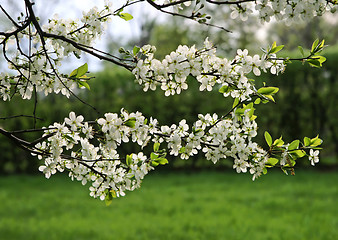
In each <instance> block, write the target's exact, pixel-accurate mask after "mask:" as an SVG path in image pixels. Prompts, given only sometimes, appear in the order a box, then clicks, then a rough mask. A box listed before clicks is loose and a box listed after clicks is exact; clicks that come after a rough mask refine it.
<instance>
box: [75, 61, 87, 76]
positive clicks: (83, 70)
mask: <svg viewBox="0 0 338 240" xmlns="http://www.w3.org/2000/svg"><path fill="white" fill-rule="evenodd" d="M87 72H88V64H87V63H85V64H83V65H82V66H80V67H79V68H78V69H77V73H76V77H77V78H78V77H82V76H83V75H85V74H86V73H87Z"/></svg>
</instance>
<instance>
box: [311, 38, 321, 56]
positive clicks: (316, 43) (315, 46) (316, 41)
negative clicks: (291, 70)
mask: <svg viewBox="0 0 338 240" xmlns="http://www.w3.org/2000/svg"><path fill="white" fill-rule="evenodd" d="M318 43H319V39H316V40H315V41H314V42H313V43H312V47H311V52H312V53H314V52H315V50H316V48H317V46H318Z"/></svg>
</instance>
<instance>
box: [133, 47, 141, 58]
mask: <svg viewBox="0 0 338 240" xmlns="http://www.w3.org/2000/svg"><path fill="white" fill-rule="evenodd" d="M140 49H141V48H140V47H138V46H135V47H134V48H133V54H134V56H135V55H136V54H138V52H139V51H140Z"/></svg>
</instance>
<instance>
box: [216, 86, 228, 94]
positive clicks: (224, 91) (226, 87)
mask: <svg viewBox="0 0 338 240" xmlns="http://www.w3.org/2000/svg"><path fill="white" fill-rule="evenodd" d="M218 91H219V92H220V93H227V92H229V91H230V87H229V86H227V85H224V86H222V87H221V88H220V89H219V90H218Z"/></svg>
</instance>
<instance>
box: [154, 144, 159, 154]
mask: <svg viewBox="0 0 338 240" xmlns="http://www.w3.org/2000/svg"><path fill="white" fill-rule="evenodd" d="M159 149H160V143H159V142H155V143H154V152H157V151H158V150H159Z"/></svg>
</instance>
